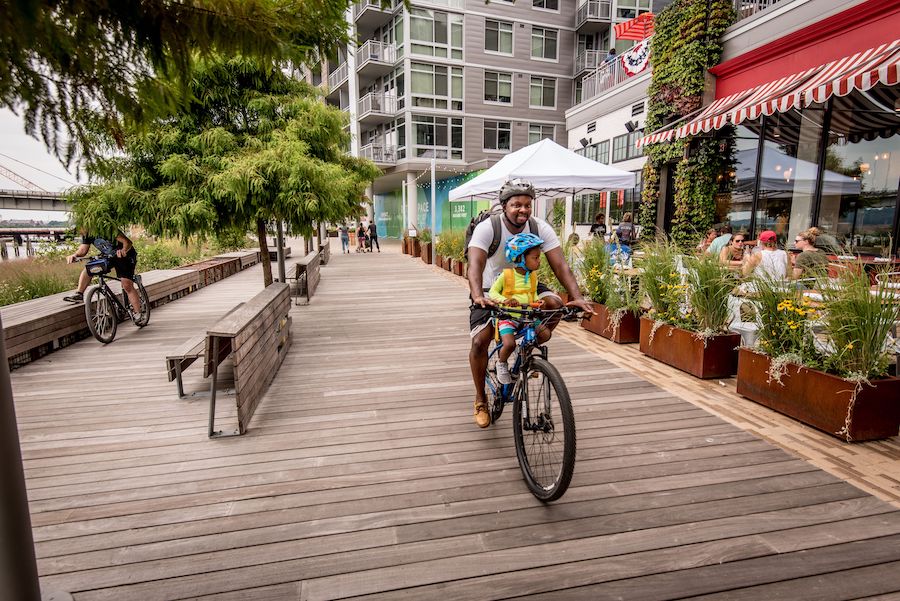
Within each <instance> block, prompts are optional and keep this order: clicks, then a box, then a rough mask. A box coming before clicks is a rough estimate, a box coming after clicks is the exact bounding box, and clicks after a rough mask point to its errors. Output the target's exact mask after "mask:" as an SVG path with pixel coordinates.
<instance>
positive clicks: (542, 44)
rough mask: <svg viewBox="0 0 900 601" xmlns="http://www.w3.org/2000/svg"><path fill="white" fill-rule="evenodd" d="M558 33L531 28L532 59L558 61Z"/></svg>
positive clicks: (552, 30)
mask: <svg viewBox="0 0 900 601" xmlns="http://www.w3.org/2000/svg"><path fill="white" fill-rule="evenodd" d="M557 35H558V32H557V31H556V30H555V29H544V28H542V27H532V28H531V58H543V59H549V60H556V38H557Z"/></svg>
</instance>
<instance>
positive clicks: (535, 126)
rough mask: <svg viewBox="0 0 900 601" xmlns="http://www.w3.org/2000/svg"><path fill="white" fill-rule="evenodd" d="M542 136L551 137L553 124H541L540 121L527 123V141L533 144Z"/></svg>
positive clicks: (541, 138)
mask: <svg viewBox="0 0 900 601" xmlns="http://www.w3.org/2000/svg"><path fill="white" fill-rule="evenodd" d="M544 138H549V139H551V140H552V139H553V126H552V125H542V124H540V123H529V124H528V143H529V144H534V143H535V142H540V141H541V140H543V139H544Z"/></svg>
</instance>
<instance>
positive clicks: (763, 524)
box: [12, 252, 900, 601]
mask: <svg viewBox="0 0 900 601" xmlns="http://www.w3.org/2000/svg"><path fill="white" fill-rule="evenodd" d="M260 288H261V276H260V270H259V268H253V269H250V270H248V271H247V272H244V273H242V274H239V275H236V276H233V277H231V278H228V279H227V280H224V281H222V282H220V283H217V284H215V285H214V286H210V287H208V288H205V289H203V290H201V291H199V292H198V293H196V294H192V295H190V296H188V297H186V298H184V299H181V300H179V301H177V302H174V303H171V304H169V305H165V306H163V307H160V308H159V309H158V310H156V311H154V313H153V319H152V322H151V324H150V326H149V327H148V328H146V329H144V330H141V331H137V330H135V329H134V328H132V327H129V326H125V327H123V328H122V330H121V333H120V336H119V338H117V340H116V341H115V343H113V344H112V345H110V346H107V347H103V346H101V345H99V344H98V343H96V342H94V341H93V340H87V341H83V342H80V343H77V344H75V345H74V346H72V347H69V348H66V349H64V350H62V351H60V352H57V353H53V354H51V355H49V356H48V357H46V358H44V359H42V360H40V361H37V362H35V363H34V364H31V365H28V366H26V367H24V368H22V369H20V370H16V371H15V372H14V373H13V375H12V377H13V386H14V393H15V398H16V409H17V412H18V416H19V426H20V435H21V438H22V445H23V451H24V455H25V462H26V466H25V467H26V472H27V473H26V476H27V478H28V486H29V495H30V501H31V507H32V519H33V525H34V534H35V540H36V546H37V553H38V557H39V560H38V561H39V570H40V573H41V577H42V582H43V583H44V585H45V586H46V587H47V588H48V589H53V590H57V591H68V592H71V593H72V594H73V595H74V597H75V598H76V599H110V600H116V601H119V600H122V599H136V600H141V601H143V600H153V599H183V598H215V599H235V600H238V599H240V600H244V599H295V600H296V599H305V600H313V599H336V598H348V597H359V596H366V597H367V598H384V599H437V598H440V599H441V600H442V601H444V600H447V599H500V598H511V597H521V596H533V597H534V598H546V599H603V598H617V599H675V598H690V597H703V598H709V599H769V598H784V599H792V600H793V599H816V600H820V599H856V598H863V597H874V596H876V595H887V594H889V593H895V592H897V591H900V570H898V567H900V511H898V510H897V509H896V508H895V507H893V506H891V505H890V504H888V503H885V502H883V501H881V500H879V499H876V498H874V497H872V496H870V495H869V494H868V493H866V492H864V491H862V490H860V489H858V488H855V487H853V486H851V485H849V484H847V483H846V482H843V481H841V480H839V479H838V478H836V477H834V476H833V475H830V474H828V473H826V472H824V471H822V470H820V469H818V468H817V467H815V466H814V465H812V464H810V463H809V462H807V461H804V460H801V459H799V458H797V457H796V456H794V455H792V454H790V453H787V452H785V451H784V450H782V449H779V448H776V447H774V446H773V445H772V444H770V443H769V442H767V441H764V440H761V439H759V438H757V437H755V436H754V435H752V434H750V433H747V432H745V431H743V430H741V429H739V428H737V427H736V426H734V425H732V424H729V423H727V422H725V421H723V420H722V419H720V418H719V417H716V416H713V415H711V414H710V413H708V412H707V411H705V410H703V409H701V408H699V407H697V406H696V405H694V404H691V403H688V402H687V401H685V400H682V399H681V398H679V397H678V396H676V395H675V394H673V393H672V392H670V391H667V390H665V389H663V388H661V387H658V386H657V385H655V384H653V383H650V382H648V381H647V380H646V379H644V378H643V377H641V376H639V375H637V374H636V373H634V372H633V371H631V370H629V369H626V368H624V367H622V366H621V365H617V364H616V363H613V362H610V361H608V360H607V358H604V357H603V356H601V355H599V354H595V353H592V352H586V351H585V349H584V348H583V347H582V346H578V345H576V344H573V343H572V342H571V341H569V340H566V339H565V337H563V336H557V337H556V338H555V339H554V340H553V342H552V344H551V358H552V360H553V361H554V363H555V364H557V365H558V366H559V367H560V368H561V371H562V372H563V375H564V377H565V379H566V381H567V383H568V385H569V388H570V391H571V392H572V394H573V397H574V399H575V405H576V421H577V424H578V463H577V466H576V472H575V477H574V479H573V484H572V487H571V488H570V490H569V492H568V493H567V494H566V496H565V497H564V498H563V499H562V500H561V501H559V502H557V503H554V504H552V505H550V506H544V505H542V504H540V503H539V502H537V501H536V500H534V499H533V497H532V496H531V495H530V494H529V493H528V492H527V490H526V489H525V486H524V484H523V482H522V479H521V475H520V473H519V469H518V466H517V463H516V459H515V452H514V449H513V443H512V435H511V429H510V422H509V419H508V416H505V417H504V419H502V421H501V423H500V424H499V425H497V426H495V427H492V428H491V429H489V430H479V429H477V428H476V427H475V426H474V424H473V423H472V418H471V392H470V387H471V383H470V380H469V375H468V365H467V362H466V353H467V348H468V336H467V334H466V331H465V330H466V318H467V310H466V304H467V303H466V294H465V291H464V289H462V288H461V287H460V286H459V284H458V282H455V281H453V280H452V279H451V278H450V277H449V276H447V277H443V276H442V274H438V273H435V272H434V271H433V270H432V269H431V268H430V267H427V266H425V265H423V264H422V263H421V262H420V261H417V260H413V259H410V258H408V257H404V256H402V255H399V254H397V253H396V252H384V253H382V254H380V255H379V254H374V255H356V254H352V255H349V256H347V255H340V254H337V255H334V258H333V260H332V263H331V264H330V265H328V266H327V267H325V268H324V270H323V277H322V283H321V287H320V289H319V292H318V294H317V296H316V297H315V298H314V300H313V303H312V304H311V305H309V306H306V307H296V308H294V309H293V317H294V344H293V347H292V349H291V351H290V353H289V355H288V357H287V359H286V360H285V363H284V365H283V366H282V368H281V371H280V372H279V374H278V376H277V378H276V380H275V382H274V384H273V386H272V388H271V389H270V391H269V393H268V394H267V395H266V398H265V399H263V401H262V403H261V404H260V407H259V409H258V410H257V413H256V415H255V417H254V418H253V421H252V422H251V424H250V432H249V433H248V434H247V435H245V436H243V437H240V438H233V439H224V440H214V441H210V440H207V439H206V436H205V433H206V429H205V426H206V408H207V406H206V402H205V401H203V400H199V399H198V400H188V401H179V400H178V399H177V398H176V395H175V387H174V385H173V384H171V383H168V382H166V379H165V370H164V366H163V360H162V358H163V356H164V355H165V353H166V351H167V350H168V349H170V348H172V347H174V346H176V345H177V344H178V343H179V342H181V341H183V340H184V339H186V338H188V337H189V336H190V335H191V333H192V332H194V331H197V330H198V329H200V330H202V328H204V327H205V326H207V325H209V324H211V323H212V322H213V321H215V319H216V318H217V317H218V316H220V315H222V314H224V313H225V312H226V311H228V309H230V308H231V307H232V306H233V305H234V304H235V303H237V302H240V301H242V300H246V299H247V298H250V297H251V296H253V295H254V294H255V293H256V292H258V291H259V289H260ZM616 360H617V361H619V359H618V358H616ZM619 362H620V361H619ZM194 371H195V373H193V374H191V372H190V371H189V372H188V375H189V377H188V378H187V388H188V390H196V389H200V388H201V386H202V382H201V381H200V379H199V373H198V372H197V370H196V369H195V370H194ZM881 598H887V597H881Z"/></svg>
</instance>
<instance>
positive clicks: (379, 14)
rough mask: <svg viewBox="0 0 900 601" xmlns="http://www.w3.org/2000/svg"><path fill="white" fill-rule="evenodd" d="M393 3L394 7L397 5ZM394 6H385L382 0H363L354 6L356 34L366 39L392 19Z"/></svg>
mask: <svg viewBox="0 0 900 601" xmlns="http://www.w3.org/2000/svg"><path fill="white" fill-rule="evenodd" d="M397 4H398V3H397V2H394V3H393V7H396V6H397ZM392 11H393V8H391V7H388V8H383V7H382V5H381V0H362V1H361V2H358V3H357V4H355V5H354V6H353V21H354V22H355V23H356V35H358V36H359V39H361V40H365V39H366V38H368V37H369V36H371V35H372V33H373V32H374V31H375V30H376V29H378V28H379V27H381V26H382V25H384V24H385V23H387V22H388V21H390V20H391V16H392Z"/></svg>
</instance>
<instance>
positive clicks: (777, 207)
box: [756, 105, 825, 246]
mask: <svg viewBox="0 0 900 601" xmlns="http://www.w3.org/2000/svg"><path fill="white" fill-rule="evenodd" d="M824 116H825V108H824V106H823V105H813V106H811V107H807V108H805V109H803V114H802V116H801V114H800V112H799V111H797V110H792V111H791V112H789V113H782V114H776V115H774V116H772V117H767V118H766V119H765V120H764V126H765V128H764V130H763V131H764V134H763V137H764V139H765V142H764V143H763V150H762V153H763V156H762V170H761V173H760V174H759V193H758V201H757V204H756V231H762V230H774V231H775V233H776V235H778V237H779V238H781V239H784V240H786V241H787V243H788V246H793V240H794V237H795V236H796V235H797V234H798V233H800V232H801V231H803V230H805V229H806V228H808V227H809V226H810V225H811V224H812V217H813V201H814V195H815V190H816V180H817V179H818V176H819V167H818V161H819V150H820V144H821V139H822V122H823V119H824Z"/></svg>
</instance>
